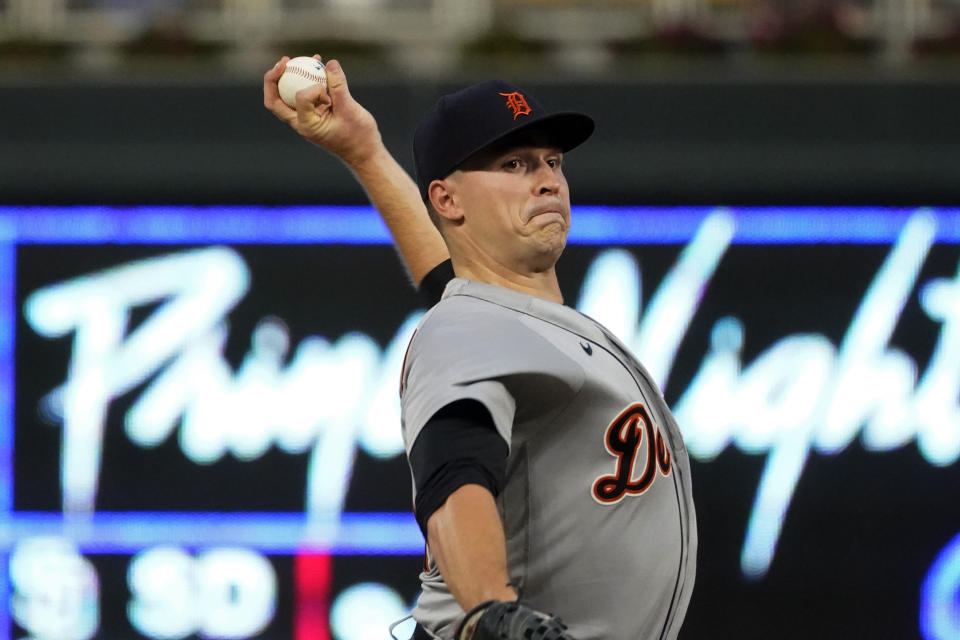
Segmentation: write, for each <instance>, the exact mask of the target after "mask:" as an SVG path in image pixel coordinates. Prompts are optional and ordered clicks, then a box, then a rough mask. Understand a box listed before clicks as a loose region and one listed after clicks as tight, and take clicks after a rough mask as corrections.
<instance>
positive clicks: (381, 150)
mask: <svg viewBox="0 0 960 640" xmlns="http://www.w3.org/2000/svg"><path fill="white" fill-rule="evenodd" d="M387 155H389V153H388V151H387V148H386V147H385V146H384V144H383V139H382V138H381V137H380V132H379V131H378V132H377V133H376V135H375V136H374V137H373V139H372V140H370V142H368V143H367V144H364V145H362V146H359V147H355V148H353V149H351V150H350V152H349V153H344V154H343V155H342V156H341V159H342V160H343V161H344V163H346V165H347V166H348V167H349V168H350V169H351V170H352V171H353V172H354V173H356V174H357V175H363V174H364V173H366V172H369V171H371V170H375V169H376V167H377V166H380V165H381V163H382V162H383V159H384V157H385V156H387Z"/></svg>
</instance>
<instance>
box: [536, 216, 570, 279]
mask: <svg viewBox="0 0 960 640" xmlns="http://www.w3.org/2000/svg"><path fill="white" fill-rule="evenodd" d="M536 239H537V254H538V259H537V263H538V265H542V266H543V269H542V270H546V269H549V268H551V267H553V265H555V264H556V263H557V260H558V259H559V258H560V255H561V254H562V253H563V250H564V249H565V248H566V247H567V229H566V227H564V226H562V225H560V224H551V225H548V226H546V227H544V228H543V229H541V230H540V232H539V233H537V237H536ZM538 270H540V269H538Z"/></svg>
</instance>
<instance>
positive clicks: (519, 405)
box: [401, 296, 583, 453]
mask: <svg viewBox="0 0 960 640" xmlns="http://www.w3.org/2000/svg"><path fill="white" fill-rule="evenodd" d="M518 316H519V312H516V311H513V310H510V309H507V308H503V307H499V306H497V305H495V304H491V303H489V302H486V301H483V300H479V299H475V298H470V297H468V296H452V297H450V298H446V299H444V300H443V301H442V302H441V303H440V304H438V305H437V306H436V307H434V309H433V310H432V311H431V312H430V313H429V314H428V315H427V316H426V318H425V319H424V321H423V323H422V324H421V325H420V327H419V329H418V330H417V333H416V334H415V335H414V338H413V340H412V341H411V344H410V347H409V350H408V354H407V360H406V362H405V363H404V370H403V374H402V378H401V422H402V425H403V437H404V443H405V445H406V448H407V452H408V453H409V451H410V449H411V447H412V446H413V443H414V442H415V440H416V438H417V436H418V435H419V433H420V431H421V430H422V429H423V427H424V425H425V424H426V423H427V421H428V420H430V418H431V417H432V416H433V415H434V414H435V413H436V412H437V411H439V410H440V409H442V408H443V407H445V406H447V405H449V404H451V403H453V402H457V401H459V400H475V401H477V402H479V403H481V404H482V405H483V406H484V407H485V408H486V409H487V411H489V413H490V416H491V418H492V419H493V422H494V425H495V427H496V430H497V433H499V434H500V436H501V437H502V438H503V439H504V441H505V442H506V443H507V444H508V446H509V445H510V444H511V441H512V438H513V424H514V417H515V415H516V414H517V412H518V411H523V412H524V414H525V415H527V416H529V415H531V414H534V415H535V414H537V413H545V412H549V411H550V410H551V408H552V407H556V405H557V404H558V398H560V399H562V398H569V397H570V396H571V395H572V392H575V391H577V390H579V388H580V386H581V385H582V384H583V371H582V369H581V368H580V367H579V365H576V364H575V363H574V362H573V361H572V360H571V359H570V358H568V357H567V356H565V355H564V354H562V353H560V352H559V351H558V350H557V349H556V347H555V346H553V345H552V344H550V343H549V342H548V341H546V340H545V339H543V338H542V337H540V336H539V335H538V334H537V333H536V332H534V331H532V330H530V329H529V328H528V327H527V326H526V325H525V324H524V323H523V322H521V321H520V320H519V318H518Z"/></svg>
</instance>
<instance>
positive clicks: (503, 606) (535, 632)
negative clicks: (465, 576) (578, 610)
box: [454, 600, 576, 640]
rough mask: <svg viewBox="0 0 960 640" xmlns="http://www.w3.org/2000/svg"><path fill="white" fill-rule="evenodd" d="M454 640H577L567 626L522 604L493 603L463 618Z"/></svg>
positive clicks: (470, 612)
mask: <svg viewBox="0 0 960 640" xmlns="http://www.w3.org/2000/svg"><path fill="white" fill-rule="evenodd" d="M454 640H576V638H574V637H573V636H571V635H570V634H569V633H567V625H565V624H563V621H562V620H561V619H560V618H558V617H556V616H554V615H551V614H549V613H542V612H540V611H536V610H535V609H532V608H530V607H529V606H527V605H525V604H523V603H522V602H499V601H497V600H489V601H487V602H484V603H483V604H481V605H478V606H476V607H474V608H473V609H472V610H470V611H469V612H468V613H467V615H465V616H464V617H463V621H462V622H461V623H460V626H459V627H457V633H456V635H455V636H454Z"/></svg>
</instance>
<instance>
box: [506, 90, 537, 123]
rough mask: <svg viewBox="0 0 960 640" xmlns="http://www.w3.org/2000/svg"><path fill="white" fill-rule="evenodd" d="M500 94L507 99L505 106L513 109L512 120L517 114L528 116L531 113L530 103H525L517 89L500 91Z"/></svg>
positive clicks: (525, 100)
mask: <svg viewBox="0 0 960 640" xmlns="http://www.w3.org/2000/svg"><path fill="white" fill-rule="evenodd" d="M500 95H502V96H503V97H504V98H506V99H507V107H508V108H509V109H510V110H511V111H513V119H514V120H516V119H517V116H528V115H530V114H531V113H532V110H531V109H530V105H529V104H527V99H526V98H524V97H523V94H522V93H520V92H519V91H512V92H510V93H501V94H500Z"/></svg>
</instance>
